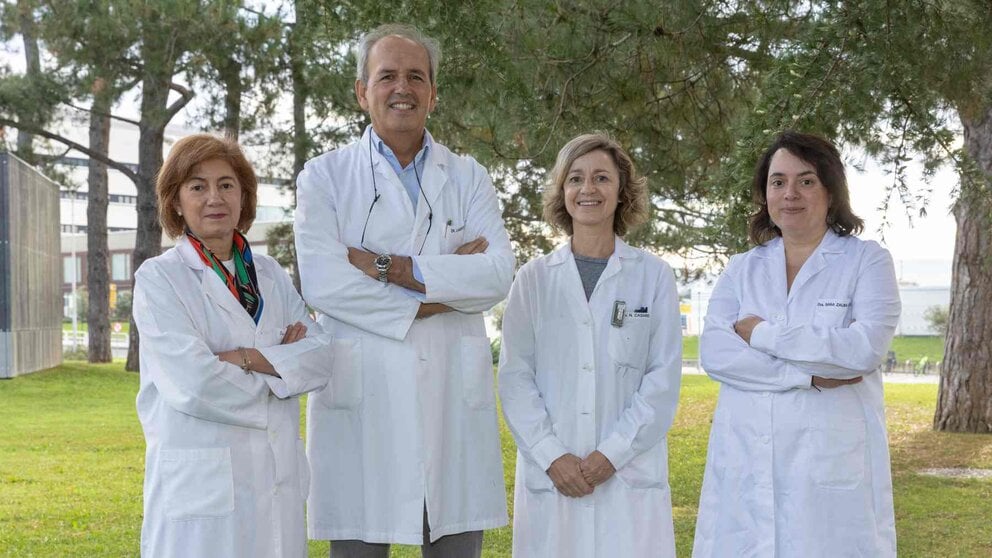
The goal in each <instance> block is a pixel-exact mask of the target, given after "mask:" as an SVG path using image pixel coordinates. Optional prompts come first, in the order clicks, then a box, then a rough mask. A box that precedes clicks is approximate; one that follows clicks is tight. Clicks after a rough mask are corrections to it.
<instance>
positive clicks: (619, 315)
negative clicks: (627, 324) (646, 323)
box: [610, 300, 627, 327]
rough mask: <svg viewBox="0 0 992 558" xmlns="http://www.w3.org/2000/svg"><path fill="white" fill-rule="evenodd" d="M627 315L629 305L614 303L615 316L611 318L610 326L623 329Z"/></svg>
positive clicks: (622, 302) (619, 301)
mask: <svg viewBox="0 0 992 558" xmlns="http://www.w3.org/2000/svg"><path fill="white" fill-rule="evenodd" d="M626 314H627V303H626V302H624V301H622V300H617V301H615V302H614V303H613V314H612V316H611V317H610V325H612V326H613V327H623V318H624V316H625V315H626Z"/></svg>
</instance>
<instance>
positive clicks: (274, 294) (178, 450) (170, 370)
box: [134, 237, 331, 558]
mask: <svg viewBox="0 0 992 558" xmlns="http://www.w3.org/2000/svg"><path fill="white" fill-rule="evenodd" d="M254 261H255V270H256V274H257V277H258V283H259V289H260V290H261V293H262V300H263V303H264V305H265V306H264V309H263V312H262V318H261V320H260V322H259V324H258V326H257V327H256V325H255V322H254V320H252V318H251V317H250V316H249V315H248V313H247V312H245V310H244V308H242V306H241V304H240V303H239V302H238V301H237V299H235V298H234V296H233V295H232V294H231V292H230V291H229V290H228V288H227V286H226V285H225V284H224V282H223V281H221V279H220V278H219V277H218V276H217V274H216V273H215V272H214V271H213V270H212V269H210V268H207V267H205V266H204V264H203V263H202V261H201V260H200V257H199V255H198V254H197V253H196V251H195V249H194V248H193V247H192V245H191V244H190V243H189V241H187V240H186V238H185V237H182V238H180V239H179V242H178V243H177V245H176V246H175V247H174V248H172V249H170V250H168V251H167V252H165V253H164V254H162V255H161V256H158V257H156V258H153V259H150V260H148V261H146V262H145V263H144V264H142V266H141V268H140V269H138V271H137V273H135V293H134V321H135V323H136V324H137V325H138V331H139V332H140V333H141V348H140V364H141V388H140V390H139V391H138V397H137V408H138V418H139V419H140V420H141V426H142V428H143V429H144V432H145V442H146V444H147V450H146V453H145V487H144V496H145V506H144V522H143V524H142V527H141V555H142V556H144V557H145V558H152V557H163V558H166V557H177V556H182V557H190V558H197V557H203V558H223V557H231V558H245V557H257V558H272V557H293V558H298V557H301V556H306V552H307V548H306V531H305V527H304V519H303V515H304V502H305V500H306V493H307V484H308V482H309V470H308V467H307V461H306V455H305V454H304V451H303V441H302V440H301V439H300V435H299V431H300V410H299V409H300V407H299V401H298V398H297V397H295V395H296V394H299V393H302V392H304V391H309V390H312V389H316V388H320V387H322V386H324V385H325V384H326V383H327V377H328V375H329V373H330V370H329V367H328V362H329V361H330V358H331V351H330V348H331V346H330V336H328V335H326V334H321V332H320V329H319V326H318V325H317V324H315V323H313V322H312V321H311V320H310V318H309V316H308V315H307V312H306V308H305V307H304V305H303V301H302V299H300V296H299V295H298V294H297V293H296V290H295V289H294V288H293V285H292V283H291V282H290V280H289V277H288V276H287V275H286V272H285V271H283V269H282V268H281V267H280V266H279V264H278V263H276V262H275V261H274V260H272V259H271V258H269V257H267V256H263V255H260V254H255V255H254ZM296 321H300V322H303V323H304V324H305V325H306V326H307V338H306V339H302V340H300V341H298V342H296V343H292V344H289V345H279V344H278V343H279V342H280V341H281V340H282V331H281V330H282V329H284V328H285V327H286V326H287V325H289V324H292V323H294V322H296ZM238 347H254V348H256V349H258V350H259V351H260V352H261V353H262V354H263V355H265V358H266V359H267V360H268V361H269V362H270V363H272V365H273V366H274V367H275V369H276V371H277V372H279V374H280V375H281V376H282V379H279V378H275V377H273V376H266V375H263V374H257V373H250V374H245V373H244V372H243V371H242V370H241V368H240V367H238V366H235V365H233V364H228V363H224V362H221V361H220V359H218V358H217V357H216V356H214V355H215V353H218V352H222V351H227V350H231V349H236V348H238Z"/></svg>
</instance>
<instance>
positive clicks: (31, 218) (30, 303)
mask: <svg viewBox="0 0 992 558" xmlns="http://www.w3.org/2000/svg"><path fill="white" fill-rule="evenodd" d="M59 231H60V230H59V188H58V186H57V185H56V184H55V183H54V182H52V181H51V180H49V179H47V178H45V177H44V176H43V175H42V174H41V173H39V172H38V171H37V170H35V169H34V168H32V167H31V166H29V165H28V164H26V163H25V162H24V161H21V160H20V159H18V158H17V157H14V156H13V155H10V154H8V153H0V378H12V377H14V376H19V375H22V374H28V373H30V372H35V371H38V370H43V369H45V368H51V367H52V366H56V365H58V364H60V363H61V362H62V292H61V286H62V265H61V264H62V261H61V256H60V249H59Z"/></svg>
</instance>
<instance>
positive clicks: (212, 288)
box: [176, 236, 265, 328]
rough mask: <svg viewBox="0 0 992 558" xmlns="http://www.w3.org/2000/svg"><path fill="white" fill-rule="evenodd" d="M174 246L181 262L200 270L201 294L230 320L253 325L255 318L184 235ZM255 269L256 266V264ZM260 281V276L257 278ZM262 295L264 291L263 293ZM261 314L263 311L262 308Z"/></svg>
mask: <svg viewBox="0 0 992 558" xmlns="http://www.w3.org/2000/svg"><path fill="white" fill-rule="evenodd" d="M176 248H177V249H178V250H179V254H180V256H182V259H183V262H184V263H185V264H186V265H188V266H189V267H191V268H193V269H194V270H197V271H199V272H200V290H201V291H202V292H203V295H204V296H205V297H207V298H208V299H210V301H211V302H213V303H214V304H216V305H217V306H219V307H220V308H221V309H222V310H224V311H225V312H227V313H228V314H229V315H230V316H231V319H232V320H236V321H244V320H247V323H250V324H251V327H253V328H254V327H255V320H253V319H252V318H251V316H249V315H248V312H246V311H245V309H244V308H243V307H242V306H241V303H240V302H239V301H238V299H236V298H234V295H232V294H231V291H230V290H229V289H228V288H227V285H225V284H224V282H223V281H221V279H220V277H218V276H217V273H216V272H215V271H214V270H213V269H211V268H209V267H207V266H206V264H204V263H203V260H201V259H200V255H199V254H197V253H196V250H195V249H194V248H193V245H191V244H190V243H189V241H188V240H186V237H185V236H183V237H180V238H179V241H178V242H177V243H176ZM256 270H257V266H256ZM259 282H261V278H259ZM259 288H261V287H259ZM263 296H264V293H263ZM262 312H263V315H264V313H265V311H264V310H263V311H262Z"/></svg>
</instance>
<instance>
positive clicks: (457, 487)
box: [295, 129, 514, 545]
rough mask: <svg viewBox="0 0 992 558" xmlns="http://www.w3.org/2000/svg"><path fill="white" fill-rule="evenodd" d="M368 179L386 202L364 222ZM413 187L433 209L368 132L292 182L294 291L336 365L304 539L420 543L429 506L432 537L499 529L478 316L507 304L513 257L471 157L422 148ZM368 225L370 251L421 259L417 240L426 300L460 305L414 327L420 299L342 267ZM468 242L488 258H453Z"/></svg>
mask: <svg viewBox="0 0 992 558" xmlns="http://www.w3.org/2000/svg"><path fill="white" fill-rule="evenodd" d="M370 155H371V160H370ZM372 169H374V171H373V170H372ZM372 172H375V174H376V177H375V181H376V184H377V186H378V190H379V195H380V196H381V197H380V199H379V201H378V202H377V203H376V205H375V208H374V209H373V211H372V213H371V215H370V214H369V207H370V206H371V204H372V200H373V187H372V175H371V173H372ZM421 180H422V184H423V190H424V194H425V195H426V199H427V200H428V202H429V205H428V203H425V202H424V199H423V198H421V199H420V201H419V203H418V205H417V209H416V212H414V210H413V205H412V203H411V201H410V197H409V195H408V194H407V191H406V189H405V188H404V187H403V184H402V183H401V182H400V180H399V178H398V177H397V176H396V173H395V171H393V169H392V167H391V166H390V165H389V163H388V162H387V161H386V160H385V158H383V157H382V156H381V155H380V154H379V153H378V151H376V150H374V149H370V147H369V130H368V129H366V131H365V134H364V135H363V136H362V139H361V140H359V141H358V142H356V143H353V144H351V145H348V146H346V147H343V148H341V149H337V150H334V151H331V152H329V153H325V154H324V155H321V156H319V157H317V158H315V159H313V160H311V161H310V162H308V163H307V165H306V167H305V169H304V170H303V172H302V173H300V177H299V180H298V190H297V192H298V195H299V203H298V207H297V210H296V226H295V232H296V247H297V255H298V258H299V265H300V272H301V278H302V284H303V295H304V298H305V299H306V301H307V302H308V303H309V304H310V305H311V306H312V307H313V308H315V309H316V310H317V311H318V312H319V313H320V316H319V318H318V321H319V322H320V323H321V325H323V326H324V328H325V329H326V330H327V331H329V332H331V333H333V334H334V336H335V341H334V355H335V363H338V365H336V368H335V374H334V377H333V379H332V380H331V383H330V384H329V389H327V390H325V391H322V392H319V393H316V394H314V395H312V396H311V397H310V398H309V401H308V404H307V443H308V451H309V456H310V464H311V467H312V468H313V473H314V475H313V485H312V489H311V491H310V499H309V500H308V515H307V526H308V528H309V534H310V537H311V538H313V539H330V540H336V539H360V540H364V541H367V542H376V543H385V542H391V543H401V544H417V545H419V544H421V542H423V518H424V505H425V503H426V506H427V514H428V517H429V523H430V528H431V540H432V541H433V540H437V539H438V538H440V537H442V536H444V535H448V534H452V533H461V532H466V531H476V530H481V529H490V528H494V527H499V526H502V525H505V524H506V523H507V515H506V496H505V491H504V490H505V489H504V484H503V466H502V459H501V452H500V443H499V432H498V426H497V424H498V423H497V418H496V401H495V395H494V390H493V367H492V356H491V353H490V349H489V340H488V339H487V338H486V330H485V325H484V323H483V318H482V312H483V311H485V310H487V309H489V308H491V307H492V306H493V305H494V304H496V303H497V302H499V301H500V300H502V299H503V298H504V297H505V296H506V293H507V291H508V290H509V287H510V282H511V279H512V274H513V267H514V257H513V251H512V249H511V247H510V241H509V238H508V237H507V234H506V231H505V230H504V228H503V221H502V218H501V215H500V209H499V204H498V202H497V198H496V192H495V190H494V189H493V186H492V182H491V181H490V179H489V175H488V174H487V173H486V171H485V169H483V168H482V167H481V166H480V165H479V164H478V163H477V162H475V160H474V159H472V158H470V157H466V156H458V155H455V154H453V153H452V152H451V151H449V150H448V149H447V148H445V147H444V146H442V145H440V144H438V143H433V144H432V147H431V149H430V151H429V156H428V157H427V161H426V163H425V165H424V170H423V175H422V176H421ZM430 208H433V219H432V222H430V221H429V219H428V214H429V209H430ZM366 219H368V227H367V232H366V235H365V245H366V246H367V247H368V248H369V249H370V250H373V251H375V252H380V253H381V252H387V253H390V254H398V255H416V254H417V252H418V251H419V250H420V246H421V245H422V244H423V245H424V248H423V252H422V255H421V256H418V263H419V266H420V270H421V272H422V274H423V278H424V284H425V285H426V289H427V293H426V295H425V297H424V301H425V302H440V303H444V304H447V305H448V306H451V307H452V308H454V309H455V310H457V311H456V312H448V313H444V314H439V315H435V316H433V317H430V318H427V319H422V320H414V316H415V315H416V313H417V309H418V307H419V305H420V302H419V301H418V300H417V299H415V298H414V297H413V296H411V294H410V293H409V292H408V291H406V290H405V289H403V288H401V287H399V286H397V285H394V284H392V283H385V284H384V283H380V282H378V281H376V280H375V279H372V278H370V277H368V276H367V275H365V274H364V273H362V272H361V271H360V270H358V269H357V268H355V267H354V266H352V265H351V264H350V263H349V262H348V255H347V248H348V247H356V248H358V247H360V243H361V236H362V230H363V225H364V224H365V222H366ZM428 227H430V233H429V234H428ZM478 236H484V237H485V238H486V239H487V240H488V241H489V248H488V249H487V250H486V252H485V253H483V254H474V255H468V256H465V255H454V254H453V252H454V250H455V249H456V248H457V247H459V246H460V245H462V244H464V243H465V242H467V241H469V240H472V239H474V238H476V237H478ZM425 237H426V241H425Z"/></svg>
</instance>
